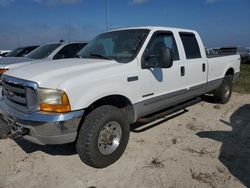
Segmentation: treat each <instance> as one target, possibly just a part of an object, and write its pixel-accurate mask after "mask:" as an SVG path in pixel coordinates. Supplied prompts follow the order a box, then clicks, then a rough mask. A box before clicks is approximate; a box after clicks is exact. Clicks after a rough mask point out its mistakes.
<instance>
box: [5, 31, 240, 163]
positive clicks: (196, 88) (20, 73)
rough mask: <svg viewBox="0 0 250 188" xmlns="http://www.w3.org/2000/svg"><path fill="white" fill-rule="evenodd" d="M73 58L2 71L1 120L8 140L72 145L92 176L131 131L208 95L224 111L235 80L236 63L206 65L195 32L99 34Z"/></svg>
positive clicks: (222, 60)
mask: <svg viewBox="0 0 250 188" xmlns="http://www.w3.org/2000/svg"><path fill="white" fill-rule="evenodd" d="M79 56H80V57H81V58H78V59H77V58H75V59H74V58H73V59H64V60H55V62H54V63H49V62H48V63H42V64H33V65H30V66H26V67H21V68H17V69H13V70H10V71H7V72H6V73H5V74H4V75H3V76H2V80H3V99H2V100H1V101H0V111H1V119H2V122H5V123H6V125H9V126H11V127H12V130H11V131H10V133H9V134H8V135H7V136H8V137H14V136H17V135H19V136H22V137H23V138H24V139H26V140H29V141H31V142H33V143H37V144H42V145H45V144H64V143H70V142H75V143H76V148H77V152H78V154H79V156H80V158H81V160H82V161H83V162H85V163H86V164H88V165H90V166H92V167H96V168H103V167H106V166H108V165H110V164H112V163H114V162H115V161H116V160H118V159H119V158H120V156H121V155H122V153H123V152H124V150H125V148H126V145H127V143H128V140H129V134H130V124H131V123H134V122H136V121H138V120H140V119H143V120H144V121H145V120H147V119H150V117H155V116H157V112H159V111H161V114H165V115H166V114H167V113H163V112H164V109H166V112H170V111H171V110H172V111H173V109H181V108H185V107H187V106H189V105H190V104H193V102H192V101H196V99H197V97H198V96H201V95H203V94H205V93H208V92H209V93H213V94H214V97H215V98H216V99H217V101H218V102H221V103H227V102H228V101H229V99H230V97H231V93H232V82H233V80H235V79H236V78H237V77H238V76H239V72H240V56H239V55H230V56H224V57H211V58H208V57H207V56H206V52H205V48H204V46H203V44H202V41H201V39H200V36H199V35H198V33H197V32H195V31H192V30H186V29H177V28H167V27H137V28H127V29H120V30H114V31H110V32H107V33H103V34H100V35H99V36H97V37H96V38H95V39H94V40H92V41H91V42H90V43H89V44H88V45H87V46H86V47H85V48H84V49H82V50H81V51H80V53H79ZM193 99H195V100H193Z"/></svg>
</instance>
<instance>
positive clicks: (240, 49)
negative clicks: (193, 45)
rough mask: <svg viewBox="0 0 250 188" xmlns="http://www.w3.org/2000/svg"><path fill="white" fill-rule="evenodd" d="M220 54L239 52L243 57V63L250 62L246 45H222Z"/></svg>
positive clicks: (241, 57)
mask: <svg viewBox="0 0 250 188" xmlns="http://www.w3.org/2000/svg"><path fill="white" fill-rule="evenodd" d="M219 54H222V55H231V54H239V55H240V59H241V64H250V54H249V53H248V50H247V48H245V47H222V48H220V50H219Z"/></svg>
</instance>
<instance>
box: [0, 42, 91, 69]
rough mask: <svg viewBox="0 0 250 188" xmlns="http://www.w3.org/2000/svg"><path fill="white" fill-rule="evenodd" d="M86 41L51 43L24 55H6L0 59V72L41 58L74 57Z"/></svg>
mask: <svg viewBox="0 0 250 188" xmlns="http://www.w3.org/2000/svg"><path fill="white" fill-rule="evenodd" d="M86 44H87V43H86V42H70V43H68V42H63V43H51V44H45V45H43V46H40V47H38V48H37V49H35V50H34V51H32V52H30V53H29V54H28V55H26V56H25V57H6V58H1V59H0V74H2V73H4V72H5V71H7V70H9V69H12V68H16V67H20V66H24V65H28V64H31V63H36V62H42V61H43V60H56V59H65V58H72V57H75V56H76V54H77V53H78V52H79V51H80V50H81V49H82V48H83V47H84V46H85V45H86Z"/></svg>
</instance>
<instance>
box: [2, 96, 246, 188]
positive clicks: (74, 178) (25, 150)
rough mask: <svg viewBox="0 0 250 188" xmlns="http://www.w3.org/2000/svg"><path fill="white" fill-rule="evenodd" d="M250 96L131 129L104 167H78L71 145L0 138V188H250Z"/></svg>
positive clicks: (201, 106) (197, 107)
mask: <svg viewBox="0 0 250 188" xmlns="http://www.w3.org/2000/svg"><path fill="white" fill-rule="evenodd" d="M249 156H250V95H239V94H235V93H234V94H233V96H232V99H231V101H230V102H229V103H228V104H226V105H217V104H213V103H209V102H201V103H199V104H197V105H194V106H192V107H190V108H188V109H187V111H183V112H181V113H179V114H175V115H174V116H172V117H168V118H165V119H160V120H158V121H155V122H152V123H150V124H146V125H142V126H133V129H132V131H131V136H130V141H129V144H128V146H127V149H126V151H125V153H124V154H123V156H122V157H121V159H120V160H119V161H117V162H116V163H115V164H113V165H111V166H109V167H107V168H105V169H94V168H91V167H88V166H86V165H85V164H84V163H82V162H81V161H80V159H79V158H78V155H77V154H76V151H75V149H74V145H73V144H67V145H61V146H38V145H35V144H32V143H29V142H27V141H25V140H22V139H19V140H15V141H14V140H10V139H5V140H0V188H2V187H3V188H8V187H18V188H22V187H23V188H30V187H39V188H43V187H44V188H50V187H62V188H63V187H67V188H68V187H79V188H80V187H81V188H83V187H88V188H90V187H91V188H94V187H97V188H99V187H107V188H109V187H126V188H127V187H131V188H133V187H143V188H146V187H149V188H153V187H157V188H158V187H164V188H166V187H171V188H175V187H176V188H177V187H178V188H182V187H212V188H213V187H225V188H228V187H232V188H236V187H237V188H240V187H250V158H249Z"/></svg>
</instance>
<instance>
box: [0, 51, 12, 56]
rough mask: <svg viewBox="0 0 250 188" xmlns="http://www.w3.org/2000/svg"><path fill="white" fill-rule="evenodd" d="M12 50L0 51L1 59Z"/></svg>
mask: <svg viewBox="0 0 250 188" xmlns="http://www.w3.org/2000/svg"><path fill="white" fill-rule="evenodd" d="M10 51H11V50H0V58H2V57H5V56H6V55H7V54H8V53H9V52H10Z"/></svg>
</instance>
